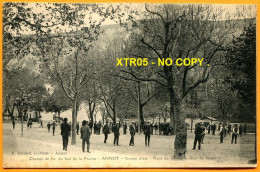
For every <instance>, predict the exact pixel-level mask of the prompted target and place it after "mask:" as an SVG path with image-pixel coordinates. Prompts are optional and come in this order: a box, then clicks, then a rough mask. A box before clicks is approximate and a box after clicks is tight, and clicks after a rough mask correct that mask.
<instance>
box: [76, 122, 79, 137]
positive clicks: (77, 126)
mask: <svg viewBox="0 0 260 172" xmlns="http://www.w3.org/2000/svg"><path fill="white" fill-rule="evenodd" d="M76 129H77V131H76V132H77V135H79V122H78V123H77V125H76Z"/></svg>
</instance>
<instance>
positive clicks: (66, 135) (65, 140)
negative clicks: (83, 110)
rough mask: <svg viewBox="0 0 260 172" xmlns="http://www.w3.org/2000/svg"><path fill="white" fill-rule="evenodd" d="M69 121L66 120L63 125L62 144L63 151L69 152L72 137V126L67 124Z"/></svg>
mask: <svg viewBox="0 0 260 172" xmlns="http://www.w3.org/2000/svg"><path fill="white" fill-rule="evenodd" d="M67 121H68V119H67V118H64V122H63V123H62V124H61V126H60V128H61V135H62V143H63V150H65V151H67V147H68V142H69V135H70V125H69V124H68V123H67Z"/></svg>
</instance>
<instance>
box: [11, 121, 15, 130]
mask: <svg viewBox="0 0 260 172" xmlns="http://www.w3.org/2000/svg"><path fill="white" fill-rule="evenodd" d="M12 124H13V130H14V128H15V121H14V120H13V122H12Z"/></svg>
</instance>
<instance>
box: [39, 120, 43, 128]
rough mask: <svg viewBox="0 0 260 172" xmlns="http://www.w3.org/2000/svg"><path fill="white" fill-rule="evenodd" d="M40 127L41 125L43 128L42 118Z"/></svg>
mask: <svg viewBox="0 0 260 172" xmlns="http://www.w3.org/2000/svg"><path fill="white" fill-rule="evenodd" d="M40 127H42V128H43V124H42V120H41V125H40Z"/></svg>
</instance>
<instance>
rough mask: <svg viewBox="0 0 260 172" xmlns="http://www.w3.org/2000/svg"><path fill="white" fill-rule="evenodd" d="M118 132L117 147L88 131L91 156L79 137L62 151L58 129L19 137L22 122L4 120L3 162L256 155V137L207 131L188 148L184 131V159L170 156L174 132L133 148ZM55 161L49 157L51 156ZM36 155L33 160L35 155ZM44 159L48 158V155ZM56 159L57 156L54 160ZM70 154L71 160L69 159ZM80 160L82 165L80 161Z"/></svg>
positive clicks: (133, 162)
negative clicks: (233, 141) (221, 140)
mask: <svg viewBox="0 0 260 172" xmlns="http://www.w3.org/2000/svg"><path fill="white" fill-rule="evenodd" d="M122 133H123V132H122V129H121V131H120V137H119V146H114V145H113V134H109V136H108V140H107V143H106V144H104V142H103V141H104V140H103V139H104V135H102V134H101V135H95V134H92V135H91V139H90V144H91V145H90V151H91V153H90V154H87V153H82V150H81V139H80V136H79V135H77V144H76V145H71V144H70V141H71V138H69V139H70V140H69V146H68V151H67V152H65V151H63V150H62V139H61V135H60V128H59V127H56V131H55V136H52V133H48V130H47V128H46V127H45V126H44V128H39V124H37V123H35V124H33V127H32V128H29V129H27V126H26V125H24V136H23V137H21V123H17V124H16V127H15V129H14V130H13V129H12V125H11V123H5V124H3V164H4V166H5V167H58V168H59V167H60V168H61V167H80V168H85V167H238V166H241V167H253V166H255V164H249V163H248V161H249V160H253V159H255V135H254V134H247V135H243V136H242V137H238V142H237V144H231V136H227V137H225V138H224V143H223V144H220V143H219V135H218V132H216V135H214V136H213V135H208V134H206V136H205V139H204V144H202V146H201V150H198V149H196V150H192V147H193V141H194V133H191V132H190V131H187V133H188V139H187V152H186V159H185V160H182V161H176V160H172V159H171V158H172V155H173V148H174V138H175V136H158V135H151V143H150V146H149V147H146V146H145V141H144V135H143V134H140V135H139V134H136V135H135V146H129V140H130V135H129V132H128V133H127V135H123V134H122ZM53 157H54V158H55V159H50V158H53ZM37 158H38V159H37ZM48 158H49V159H48ZM59 158H60V159H59ZM73 158H75V159H74V160H73ZM83 162H84V163H83Z"/></svg>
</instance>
